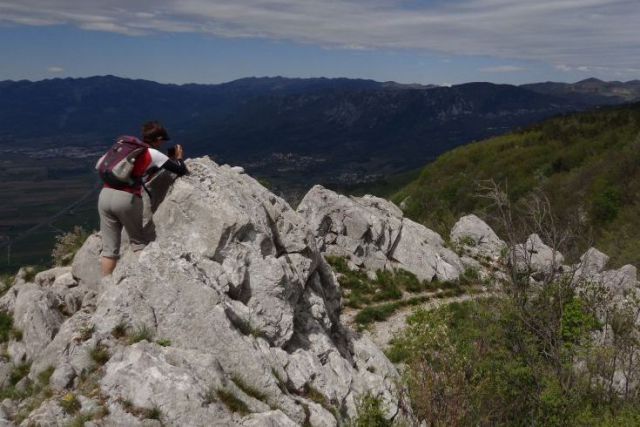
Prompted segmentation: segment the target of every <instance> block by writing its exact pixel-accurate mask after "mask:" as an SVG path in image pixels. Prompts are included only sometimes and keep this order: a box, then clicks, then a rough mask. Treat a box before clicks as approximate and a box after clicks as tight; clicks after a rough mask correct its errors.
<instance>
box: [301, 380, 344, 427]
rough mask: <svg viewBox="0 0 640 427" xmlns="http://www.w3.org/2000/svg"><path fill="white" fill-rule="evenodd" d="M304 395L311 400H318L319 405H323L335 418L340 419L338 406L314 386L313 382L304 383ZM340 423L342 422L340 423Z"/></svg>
mask: <svg viewBox="0 0 640 427" xmlns="http://www.w3.org/2000/svg"><path fill="white" fill-rule="evenodd" d="M304 397H306V398H307V399H309V400H312V401H314V402H316V403H317V404H318V405H320V406H322V407H323V408H324V409H326V410H327V411H329V412H331V414H333V416H334V418H335V419H336V420H338V421H340V413H339V412H338V408H336V407H335V406H334V405H333V404H332V403H331V402H330V401H329V400H328V399H327V398H326V397H325V396H324V394H322V393H321V392H320V391H319V390H318V389H316V388H315V387H313V386H312V385H311V384H309V383H307V384H305V385H304ZM338 424H340V423H338Z"/></svg>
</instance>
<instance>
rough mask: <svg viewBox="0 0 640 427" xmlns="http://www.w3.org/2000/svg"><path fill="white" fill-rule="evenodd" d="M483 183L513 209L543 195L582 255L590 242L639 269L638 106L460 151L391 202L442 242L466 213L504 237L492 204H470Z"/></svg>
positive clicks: (557, 121) (561, 120)
mask: <svg viewBox="0 0 640 427" xmlns="http://www.w3.org/2000/svg"><path fill="white" fill-rule="evenodd" d="M485 180H494V181H495V182H497V183H498V184H499V185H500V186H502V187H506V188H507V193H508V197H509V199H510V200H511V202H512V204H513V205H514V207H516V208H517V207H518V206H523V205H526V204H527V199H528V197H529V196H530V195H531V194H533V193H534V192H535V191H537V190H542V191H544V192H545V193H546V194H547V195H548V197H549V199H550V202H551V204H552V205H553V206H554V209H555V210H556V212H557V214H558V218H559V220H560V224H571V223H575V222H579V223H580V225H581V226H582V227H583V229H584V230H585V232H584V233H582V237H583V241H582V242H581V246H580V248H579V249H580V250H581V251H584V250H586V249H587V248H588V246H590V245H592V244H593V243H594V242H595V246H596V247H597V248H598V249H600V250H601V251H603V252H605V253H606V254H607V255H609V256H610V257H611V264H612V266H619V265H622V264H627V263H630V264H634V265H640V216H639V215H638V211H639V208H640V200H638V197H637V195H638V194H640V104H635V105H631V106H624V107H616V108H606V109H603V110H599V111H595V112H588V113H580V114H572V115H567V116H563V117H558V118H554V119H551V120H547V121H545V122H543V123H541V124H538V125H534V126H531V127H529V128H527V129H525V130H522V131H519V132H515V133H511V134H508V135H504V136H501V137H497V138H492V139H489V140H487V141H482V142H478V143H474V144H470V145H467V146H463V147H459V148H457V149H455V150H452V151H450V152H448V153H445V154H444V155H442V156H440V157H439V158H438V159H437V160H436V161H434V162H433V163H431V164H429V165H428V166H427V167H425V168H424V170H423V171H422V174H421V175H420V177H419V178H418V179H417V180H415V181H414V182H412V183H411V184H409V185H408V186H407V187H405V188H404V189H403V190H401V191H400V192H398V193H397V194H396V195H394V197H393V200H394V201H395V202H396V203H400V202H402V201H404V204H405V206H406V208H405V213H406V214H407V216H409V217H410V218H412V219H414V220H416V221H419V222H421V223H423V224H425V225H426V226H427V227H429V228H432V229H434V230H435V231H437V232H439V233H441V234H442V235H443V236H446V235H448V234H449V231H450V230H451V227H452V226H453V224H454V223H455V222H456V221H457V220H458V218H460V216H462V215H464V214H469V213H476V214H478V215H479V216H481V217H483V218H486V219H487V220H488V222H489V225H491V226H492V227H493V228H494V230H495V231H496V232H497V233H498V234H499V235H504V230H503V229H501V227H500V224H499V223H498V222H497V221H496V220H495V218H494V216H493V214H494V213H495V212H494V207H493V206H492V201H491V200H488V199H486V198H482V197H477V195H478V190H479V186H481V185H482V183H483V181H485ZM565 255H566V254H565ZM576 255H578V254H576Z"/></svg>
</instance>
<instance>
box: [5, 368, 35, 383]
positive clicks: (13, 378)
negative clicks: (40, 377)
mask: <svg viewBox="0 0 640 427" xmlns="http://www.w3.org/2000/svg"><path fill="white" fill-rule="evenodd" d="M30 369H31V363H22V364H20V365H17V366H14V368H13V369H12V370H11V373H10V374H9V383H10V384H11V385H16V384H18V382H20V380H21V379H23V378H24V377H26V376H27V374H28V373H29V370H30Z"/></svg>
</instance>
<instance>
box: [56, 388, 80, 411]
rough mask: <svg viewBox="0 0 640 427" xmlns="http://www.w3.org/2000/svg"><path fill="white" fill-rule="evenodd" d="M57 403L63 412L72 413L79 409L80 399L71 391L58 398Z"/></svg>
mask: <svg viewBox="0 0 640 427" xmlns="http://www.w3.org/2000/svg"><path fill="white" fill-rule="evenodd" d="M58 404H59V405H60V407H61V408H62V410H63V411H64V412H65V414H69V415H73V414H75V413H76V412H78V411H79V410H80V407H81V406H82V405H80V401H79V400H78V398H77V397H76V395H75V394H73V393H67V394H65V395H64V396H63V397H62V398H61V399H60V400H58Z"/></svg>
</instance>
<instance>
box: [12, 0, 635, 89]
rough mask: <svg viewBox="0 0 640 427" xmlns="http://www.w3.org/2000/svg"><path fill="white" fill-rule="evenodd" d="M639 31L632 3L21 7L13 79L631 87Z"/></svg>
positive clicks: (57, 1)
mask: <svg viewBox="0 0 640 427" xmlns="http://www.w3.org/2000/svg"><path fill="white" fill-rule="evenodd" d="M638 21H640V8H638V7H637V5H636V4H634V2H630V1H628V0H541V1H539V2H535V3H530V2H523V1H521V0H459V1H456V2H444V1H442V0H367V1H364V0H336V1H332V2H329V3H327V2H326V1H321V0H307V1H303V2H301V1H292V0H271V1H265V0H216V1H205V0H183V1H176V0H161V1H153V2H151V1H148V0H142V1H139V2H135V4H131V2H126V1H124V0H112V1H110V2H108V3H107V4H105V2H100V1H95V0H87V1H84V2H77V1H75V0H53V1H51V0H48V1H45V0H21V1H16V0H9V1H5V2H1V3H0V80H23V79H27V80H32V81H38V80H42V79H46V78H53V77H74V78H82V77H89V76H94V75H105V74H112V75H118V76H122V77H125V78H132V79H145V80H152V81H157V82H160V83H174V84H184V83H199V84H217V83H222V82H228V81H233V80H237V79H239V78H243V77H245V76H277V75H281V76H284V77H288V78H294V77H299V78H310V77H317V76H323V77H328V78H335V77H346V78H363V79H372V80H376V81H395V82H398V83H403V84H412V83H417V84H436V85H450V84H459V83H465V82H472V81H487V82H492V83H506V84H523V83H530V82H542V81H556V82H575V81H580V80H583V79H585V78H588V77H595V78H598V79H601V80H605V81H613V80H619V81H628V80H634V79H637V78H639V77H640V55H639V54H640V44H639V43H638V42H637V40H638V30H637V22H638Z"/></svg>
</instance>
